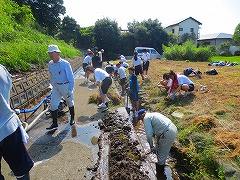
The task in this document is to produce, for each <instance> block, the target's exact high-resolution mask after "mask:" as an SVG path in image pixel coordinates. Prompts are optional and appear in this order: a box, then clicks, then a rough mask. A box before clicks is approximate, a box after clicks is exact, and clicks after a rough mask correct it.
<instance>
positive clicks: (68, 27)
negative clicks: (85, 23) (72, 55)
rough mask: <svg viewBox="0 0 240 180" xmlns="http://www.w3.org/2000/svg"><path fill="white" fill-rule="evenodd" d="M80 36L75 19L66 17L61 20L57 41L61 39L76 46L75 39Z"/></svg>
mask: <svg viewBox="0 0 240 180" xmlns="http://www.w3.org/2000/svg"><path fill="white" fill-rule="evenodd" d="M79 36H80V26H79V25H78V24H77V22H76V21H75V19H73V18H71V17H69V16H66V17H64V18H63V20H62V25H61V32H60V35H59V39H63V40H64V41H65V42H66V43H68V44H73V45H74V46H76V42H77V37H79Z"/></svg>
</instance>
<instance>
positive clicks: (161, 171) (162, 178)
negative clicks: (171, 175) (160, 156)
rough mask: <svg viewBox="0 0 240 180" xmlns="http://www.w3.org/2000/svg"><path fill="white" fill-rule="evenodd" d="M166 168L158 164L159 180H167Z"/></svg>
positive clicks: (157, 175)
mask: <svg viewBox="0 0 240 180" xmlns="http://www.w3.org/2000/svg"><path fill="white" fill-rule="evenodd" d="M164 167H165V165H159V164H156V172H157V173H156V177H157V179H158V180H165V179H167V177H166V175H165V173H164Z"/></svg>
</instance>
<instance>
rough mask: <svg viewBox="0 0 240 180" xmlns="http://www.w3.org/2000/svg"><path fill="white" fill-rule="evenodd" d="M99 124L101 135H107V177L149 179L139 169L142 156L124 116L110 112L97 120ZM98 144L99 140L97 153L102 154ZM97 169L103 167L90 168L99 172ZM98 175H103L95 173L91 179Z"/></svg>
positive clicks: (144, 172) (145, 172) (117, 179)
mask: <svg viewBox="0 0 240 180" xmlns="http://www.w3.org/2000/svg"><path fill="white" fill-rule="evenodd" d="M99 126H100V129H101V130H103V133H102V134H103V136H104V134H105V135H106V134H107V135H108V140H107V142H108V143H109V144H108V145H109V150H108V178H109V179H114V180H120V179H121V180H122V179H138V180H141V179H144V180H147V179H150V178H149V177H148V175H147V174H148V172H147V171H143V170H142V169H141V166H142V162H144V158H143V157H142V156H141V153H140V151H139V149H138V148H137V147H136V146H137V145H138V144H139V142H138V141H137V140H135V139H134V138H132V136H131V133H132V126H131V125H130V124H129V121H128V119H127V118H124V117H123V116H122V115H120V114H119V113H118V112H111V113H109V114H108V115H106V116H105V117H104V118H103V120H102V121H101V122H99ZM101 136H102V135H101ZM105 137H106V136H105ZM100 139H101V140H100V141H102V140H103V139H104V138H100ZM100 144H101V142H99V148H100V152H99V154H100V155H102V156H104V155H103V154H102V152H103V151H102V150H101V148H103V146H102V145H100ZM104 148H106V146H104ZM105 156H106V155H105ZM100 158H101V157H100ZM100 161H101V159H100V160H99V161H98V165H97V166H100V165H101V162H100ZM98 169H104V168H101V167H96V166H95V169H94V168H92V170H95V171H96V172H100V173H101V170H98ZM105 170H106V169H105ZM105 173H106V172H105ZM99 177H103V175H99V174H98V173H97V174H96V176H95V177H93V178H92V179H98V178H99Z"/></svg>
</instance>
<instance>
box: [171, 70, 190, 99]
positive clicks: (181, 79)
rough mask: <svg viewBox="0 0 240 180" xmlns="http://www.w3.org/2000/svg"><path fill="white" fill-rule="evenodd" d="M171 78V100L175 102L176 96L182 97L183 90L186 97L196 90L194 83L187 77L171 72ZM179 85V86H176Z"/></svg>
mask: <svg viewBox="0 0 240 180" xmlns="http://www.w3.org/2000/svg"><path fill="white" fill-rule="evenodd" d="M169 74H170V78H171V79H172V81H173V82H175V83H173V84H172V86H171V90H170V92H171V95H170V98H171V100H174V97H175V94H176V93H178V95H181V90H182V91H184V92H185V96H187V95H188V94H189V93H190V92H192V91H193V90H194V83H193V82H192V81H191V80H190V79H189V78H188V77H187V76H185V75H182V74H176V73H175V72H173V71H172V70H171V71H170V73H169ZM176 83H177V85H176Z"/></svg>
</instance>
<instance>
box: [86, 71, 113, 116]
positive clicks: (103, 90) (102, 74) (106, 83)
mask: <svg viewBox="0 0 240 180" xmlns="http://www.w3.org/2000/svg"><path fill="white" fill-rule="evenodd" d="M86 71H88V72H89V73H94V77H95V79H96V83H97V85H98V88H99V93H100V96H101V100H102V103H101V104H99V105H98V106H99V108H102V112H104V111H106V110H108V107H107V105H106V103H107V100H109V99H108V97H107V92H108V89H109V87H110V86H111V84H112V78H111V77H110V75H109V74H108V73H107V72H106V71H104V70H103V69H101V68H96V69H95V68H94V67H93V66H87V67H86Z"/></svg>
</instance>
